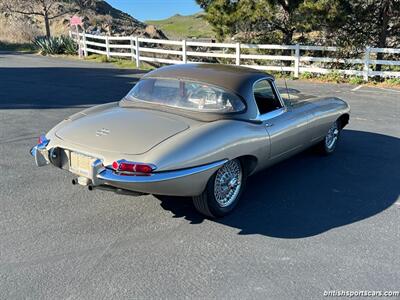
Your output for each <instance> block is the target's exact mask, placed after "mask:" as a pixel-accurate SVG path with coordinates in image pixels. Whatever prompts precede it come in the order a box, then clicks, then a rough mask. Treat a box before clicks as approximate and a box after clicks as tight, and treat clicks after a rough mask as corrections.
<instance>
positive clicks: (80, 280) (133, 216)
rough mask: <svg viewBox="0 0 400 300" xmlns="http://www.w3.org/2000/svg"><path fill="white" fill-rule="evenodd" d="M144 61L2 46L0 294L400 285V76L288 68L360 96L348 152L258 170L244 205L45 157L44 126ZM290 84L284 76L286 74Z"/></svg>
mask: <svg viewBox="0 0 400 300" xmlns="http://www.w3.org/2000/svg"><path fill="white" fill-rule="evenodd" d="M140 75H141V72H138V71H135V70H118V69H115V68H113V67H112V66H107V65H103V64H96V63H89V62H79V61H73V60H66V59H57V58H44V57H40V56H36V55H17V54H5V53H0V299H15V298H18V299H22V298H33V299H38V298H40V299H110V298H112V297H113V298H126V297H128V298H184V297H185V298H223V299H226V298H235V299H242V298H260V299H300V298H302V299H320V298H323V293H324V291H327V290H350V291H354V290H381V291H385V290H399V289H400V287H399V282H400V255H399V249H400V230H399V229H400V226H399V217H400V199H399V194H400V90H391V89H378V88H370V87H361V88H356V87H355V86H351V85H337V84H321V83H310V82H302V81H290V82H289V83H288V84H289V87H290V88H292V89H293V90H294V92H295V90H301V91H302V92H305V93H308V94H319V95H334V96H337V97H341V98H343V99H345V100H347V101H348V102H349V103H350V105H351V107H352V117H351V121H350V125H349V126H348V127H346V130H344V132H343V135H342V140H341V141H340V144H339V145H338V148H337V152H336V153H335V154H334V155H333V156H329V157H320V156H318V155H315V154H314V153H313V152H311V151H307V152H305V153H303V154H300V155H298V156H296V157H294V158H292V159H290V160H288V161H285V162H283V163H281V164H278V165H276V166H274V167H272V168H270V169H268V170H266V171H265V172H262V173H260V174H257V175H255V176H254V177H251V178H250V179H249V184H248V186H247V191H246V193H245V196H244V198H243V199H242V203H241V204H240V205H239V207H238V209H237V210H236V211H235V213H234V214H232V215H230V216H228V217H226V218H224V219H221V220H214V221H211V220H207V219H204V218H203V217H202V216H201V215H199V214H198V213H196V211H195V209H194V208H193V206H192V203H191V202H190V201H188V200H187V199H166V200H164V201H160V200H158V199H157V198H155V197H153V196H140V197H132V196H124V195H116V194H113V193H110V192H105V191H93V192H89V191H87V190H86V189H84V188H81V187H76V186H72V185H71V179H72V176H71V175H70V174H68V173H64V172H62V171H60V170H57V169H55V168H50V167H45V168H41V169H39V168H37V167H36V166H35V165H34V161H33V159H32V158H31V157H30V155H29V154H28V151H29V149H30V147H32V146H33V145H34V144H35V143H36V141H37V137H38V136H39V135H40V134H42V133H45V132H46V131H47V130H49V129H50V128H51V127H52V126H54V125H56V124H57V123H58V122H59V121H60V120H62V119H63V118H65V117H67V116H69V115H71V114H73V113H75V112H77V111H79V110H81V109H82V107H87V106H91V105H95V104H100V103H105V102H110V101H116V100H118V99H120V98H121V97H122V96H123V95H124V94H125V93H126V92H127V91H128V90H129V89H130V88H131V86H132V85H133V84H134V82H136V81H137V79H138V78H139V77H140ZM279 85H280V86H283V84H282V82H279Z"/></svg>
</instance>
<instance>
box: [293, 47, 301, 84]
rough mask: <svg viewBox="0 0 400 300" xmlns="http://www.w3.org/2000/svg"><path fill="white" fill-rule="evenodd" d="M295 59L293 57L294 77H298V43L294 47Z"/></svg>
mask: <svg viewBox="0 0 400 300" xmlns="http://www.w3.org/2000/svg"><path fill="white" fill-rule="evenodd" d="M294 55H295V59H294V77H295V78H299V73H300V45H299V44H296V48H295V51H294Z"/></svg>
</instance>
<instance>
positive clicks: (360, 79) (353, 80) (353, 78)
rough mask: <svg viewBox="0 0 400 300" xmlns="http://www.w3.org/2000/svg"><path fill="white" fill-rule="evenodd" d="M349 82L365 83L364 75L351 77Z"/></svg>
mask: <svg viewBox="0 0 400 300" xmlns="http://www.w3.org/2000/svg"><path fill="white" fill-rule="evenodd" d="M349 83H350V84H363V83H364V79H363V78H362V77H360V76H354V77H350V79H349Z"/></svg>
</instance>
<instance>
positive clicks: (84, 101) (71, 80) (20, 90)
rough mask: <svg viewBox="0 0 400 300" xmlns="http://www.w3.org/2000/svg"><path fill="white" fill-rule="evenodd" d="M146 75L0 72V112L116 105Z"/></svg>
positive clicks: (77, 71)
mask: <svg viewBox="0 0 400 300" xmlns="http://www.w3.org/2000/svg"><path fill="white" fill-rule="evenodd" d="M146 72H147V71H141V70H131V69H116V68H100V67H96V68H58V67H57V68H48V67H41V68H0V82H1V89H0V109H18V108H38V109H45V108H65V107H73V106H85V105H96V104H103V103H107V102H113V101H118V100H120V99H121V98H122V97H124V96H125V95H126V94H127V93H128V92H129V90H130V89H131V88H132V87H133V86H134V84H135V83H136V82H137V81H138V79H139V78H140V76H141V74H143V73H146Z"/></svg>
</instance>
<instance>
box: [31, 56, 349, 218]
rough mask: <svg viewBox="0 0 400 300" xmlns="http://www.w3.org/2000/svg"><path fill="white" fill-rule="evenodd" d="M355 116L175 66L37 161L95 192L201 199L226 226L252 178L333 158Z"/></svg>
mask: <svg viewBox="0 0 400 300" xmlns="http://www.w3.org/2000/svg"><path fill="white" fill-rule="evenodd" d="M349 111H350V109H349V106H348V105H347V104H346V102H344V101H343V100H340V99H338V98H334V97H326V98H315V97H302V96H299V95H291V96H290V95H287V96H286V97H285V99H284V98H282V97H281V95H280V93H279V91H278V89H277V88H276V86H275V82H274V78H273V77H272V76H271V75H268V74H266V73H263V72H260V71H256V70H253V69H248V68H244V67H235V66H226V65H214V64H186V65H175V66H169V67H163V68H160V69H158V70H155V71H152V72H150V73H148V74H146V75H145V76H143V77H142V79H141V80H140V81H139V82H138V83H137V84H136V85H135V86H134V87H133V89H132V90H131V91H130V92H129V93H128V95H127V96H126V97H124V98H123V99H122V100H121V101H119V102H115V103H109V104H104V105H99V106H95V107H92V108H89V109H86V110H84V111H82V112H79V113H77V114H74V115H72V116H70V117H69V118H67V119H65V120H64V121H62V122H61V123H59V124H58V125H57V126H55V127H54V128H53V129H51V130H50V131H49V132H48V133H47V134H46V135H43V136H41V137H40V138H39V144H38V145H36V146H35V147H33V148H32V150H31V154H32V155H33V156H34V158H35V161H36V164H37V165H38V166H44V165H47V164H52V165H54V166H56V167H58V168H61V169H64V170H68V171H70V172H71V173H73V174H75V175H76V178H75V179H74V180H73V183H74V184H80V185H84V186H88V188H89V189H90V190H92V189H93V188H99V189H101V188H102V189H109V190H115V191H126V190H127V191H133V192H137V193H145V194H155V195H168V196H191V197H193V202H194V205H195V207H196V209H197V210H198V211H199V212H201V213H203V214H204V215H206V216H208V217H221V216H224V215H226V214H228V213H230V212H231V211H232V210H233V209H234V207H235V206H236V204H237V203H238V200H239V198H240V196H241V193H242V192H243V190H244V187H245V182H246V178H247V177H248V176H250V175H252V174H254V173H256V172H257V171H260V170H262V169H264V168H266V167H268V166H271V165H272V164H275V163H277V162H279V161H281V160H283V159H285V158H288V157H290V156H292V155H294V154H295V153H298V152H300V151H302V150H304V149H306V148H308V147H310V146H316V148H318V149H319V150H320V151H321V152H323V153H325V154H330V153H332V152H333V151H334V150H335V148H336V145H337V142H338V138H339V133H340V131H341V129H343V127H344V126H345V125H347V123H348V122H349Z"/></svg>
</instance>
